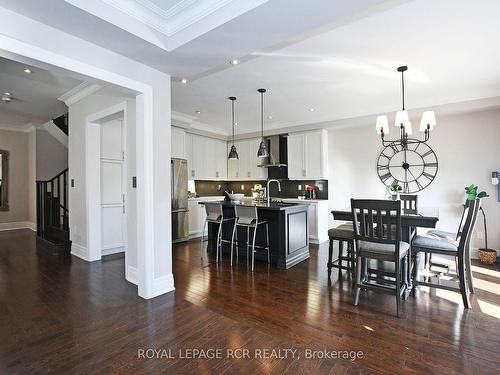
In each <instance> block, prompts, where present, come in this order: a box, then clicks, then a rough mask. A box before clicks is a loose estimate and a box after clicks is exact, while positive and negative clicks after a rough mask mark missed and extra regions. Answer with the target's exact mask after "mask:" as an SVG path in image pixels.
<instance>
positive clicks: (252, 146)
mask: <svg viewBox="0 0 500 375" xmlns="http://www.w3.org/2000/svg"><path fill="white" fill-rule="evenodd" d="M259 144H260V138H254V139H246V140H242V141H238V142H235V144H234V145H235V146H236V151H238V157H239V159H238V160H228V178H230V179H233V180H265V179H267V169H266V168H262V167H259V165H260V163H261V162H262V160H261V159H260V158H258V157H257V150H258V149H259ZM228 146H229V147H231V143H229V144H228Z"/></svg>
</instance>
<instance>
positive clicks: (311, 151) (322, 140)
mask: <svg viewBox="0 0 500 375" xmlns="http://www.w3.org/2000/svg"><path fill="white" fill-rule="evenodd" d="M288 178H289V179H294V180H317V179H318V180H319V179H326V178H328V133H327V132H326V130H317V131H311V132H305V133H292V134H289V135H288Z"/></svg>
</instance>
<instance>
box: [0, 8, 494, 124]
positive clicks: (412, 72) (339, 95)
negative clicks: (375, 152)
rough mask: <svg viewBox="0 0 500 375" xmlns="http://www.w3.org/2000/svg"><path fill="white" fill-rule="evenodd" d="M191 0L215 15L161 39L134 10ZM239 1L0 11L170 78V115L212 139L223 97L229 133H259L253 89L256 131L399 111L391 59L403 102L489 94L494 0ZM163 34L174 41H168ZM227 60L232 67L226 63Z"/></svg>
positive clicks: (413, 104) (423, 103) (222, 116)
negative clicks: (233, 126)
mask: <svg viewBox="0 0 500 375" xmlns="http://www.w3.org/2000/svg"><path fill="white" fill-rule="evenodd" d="M70 2H71V3H73V4H77V5H79V6H81V7H82V8H85V9H86V10H85V11H84V10H82V8H79V7H77V6H74V5H71V4H70ZM202 3H203V4H205V5H207V4H212V5H214V4H218V5H219V6H220V8H218V9H219V11H221V12H222V13H223V16H224V17H226V18H222V19H218V20H217V17H215V19H213V18H211V17H210V15H212V16H214V15H217V11H213V12H212V13H207V17H205V18H203V17H202V18H199V20H198V22H194V23H192V25H190V26H189V27H186V28H185V29H184V30H182V31H178V32H177V33H174V34H171V35H170V36H169V35H168V34H169V33H168V32H167V33H162V32H159V31H158V29H155V28H154V27H153V26H154V25H152V24H151V22H150V21H151V20H149V21H148V20H145V19H144V17H143V16H144V14H145V13H144V12H145V10H144V9H150V10H151V9H156V8H157V9H156V13H157V14H163V15H164V16H165V14H167V15H172V14H177V16H176V17H173V19H170V20H168V17H163V21H162V22H165V20H167V21H166V25H167V26H168V25H170V26H171V25H172V24H173V23H175V22H177V23H182V22H181V21H183V20H184V21H185V20H186V19H187V17H185V15H186V14H185V13H183V12H187V11H188V10H190V11H193V10H194V11H195V13H196V11H197V12H198V17H200V14H201V13H202V12H201V9H202V8H201V7H200V6H201V5H203V4H202ZM246 3H247V6H248V4H251V5H250V6H249V8H248V9H246V8H245V7H244V5H242V4H243V3H242V2H240V1H238V0H183V1H179V0H177V1H174V0H166V1H162V0H85V1H81V0H44V1H39V0H23V1H19V0H3V1H2V5H1V6H2V7H6V8H9V9H11V10H13V11H16V12H19V13H22V14H24V15H25V16H28V17H31V18H33V19H35V20H38V21H41V22H44V23H46V24H49V25H52V26H53V27H55V28H57V29H60V30H62V31H65V32H68V33H71V34H73V35H76V36H78V37H80V38H83V39H86V40H88V41H90V42H93V43H95V44H98V45H101V46H103V47H105V48H108V49H110V50H114V51H116V52H118V53H121V54H123V55H125V56H128V57H130V58H133V59H135V60H137V61H140V62H142V63H145V64H147V65H150V66H152V67H154V68H156V69H159V70H161V71H164V72H167V73H169V74H171V75H172V76H173V86H172V90H173V95H172V102H173V103H172V108H173V110H174V111H175V112H176V113H175V117H176V118H178V119H179V118H184V119H185V120H186V121H187V122H190V123H194V125H196V126H197V127H199V128H205V129H206V130H213V131H216V132H219V133H223V134H226V133H228V132H229V109H230V106H229V101H228V100H227V97H228V96H231V95H234V96H237V97H238V100H237V102H236V111H237V113H236V115H237V121H238V129H237V132H239V133H240V134H241V133H243V132H252V131H255V130H257V129H258V128H259V96H258V93H257V91H256V90H257V89H258V88H259V87H265V88H267V89H268V94H267V96H266V116H267V115H272V116H273V118H272V119H271V120H269V119H267V120H266V128H268V129H270V128H275V129H276V128H281V127H289V126H294V125H301V124H310V123H316V122H323V121H334V120H339V119H347V118H353V117H358V116H366V115H370V116H371V115H375V114H378V113H384V112H387V113H391V114H392V112H393V111H395V110H398V109H399V108H400V106H401V104H400V101H401V99H400V87H399V85H400V76H399V75H398V73H397V72H396V67H397V66H398V65H402V64H405V65H408V66H409V71H408V72H407V104H408V107H409V108H410V109H411V108H417V107H427V106H437V105H441V104H446V103H456V102H462V101H471V103H476V102H478V101H477V100H476V99H481V98H488V97H496V96H500V69H499V68H498V67H499V66H500V51H499V50H498V48H494V47H493V46H496V45H500V40H499V39H500V23H499V22H498V19H500V2H499V1H497V0H479V1H476V2H470V1H468V0H440V1H435V0H434V1H433V0H413V1H412V0H364V1H350V0H331V1H328V0H308V1H303V0H268V1H261V2H259V1H258V0H257V1H253V0H252V1H250V0H249V1H248V2H246ZM260 3H262V4H261V5H258V4H260ZM110 4H111V5H110ZM231 5H232V6H234V7H235V9H232V10H231V9H229V8H230V7H231ZM126 6H129V7H130V6H136V8H134V9H138V12H136V13H135V14H132V13H130V12H129V13H127V11H126V9H125V8H124V7H126ZM252 6H255V7H254V8H252ZM106 7H107V8H106ZM110 8H112V9H111V10H110ZM176 9H177V11H178V12H177V13H176V12H174V10H176ZM179 9H180V10H179ZM200 12H201V13H200ZM131 14H132V15H131ZM96 15H97V16H96ZM106 20H107V21H106ZM174 21H175V22H174ZM148 22H149V23H148ZM169 22H170V23H169ZM203 22H206V23H205V24H204V23H203ZM207 30H210V31H207ZM184 33H185V34H184ZM202 33H204V34H203V35H201V34H202ZM197 34H198V35H199V36H196V35H197ZM175 37H178V38H179V39H178V40H177V43H179V46H178V47H177V48H175V43H174V42H173V39H170V40H168V38H175ZM165 38H166V39H165ZM193 38H194V39H193ZM179 41H180V42H179ZM169 43H170V44H169ZM172 48H173V49H172ZM233 58H238V59H240V60H241V64H239V65H237V66H231V65H230V64H229V63H228V62H229V60H231V59H233ZM181 77H186V78H188V80H189V82H188V84H186V85H183V84H181V83H180V82H179V80H180V78H181ZM311 108H314V111H309V109H311ZM469 108H470V107H469ZM196 111H201V114H196ZM438 115H439V114H438ZM438 121H439V118H438Z"/></svg>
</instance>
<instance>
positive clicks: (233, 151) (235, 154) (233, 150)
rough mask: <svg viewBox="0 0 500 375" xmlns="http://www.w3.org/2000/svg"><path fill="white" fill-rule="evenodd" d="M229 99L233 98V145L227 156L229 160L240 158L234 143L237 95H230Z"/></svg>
mask: <svg viewBox="0 0 500 375" xmlns="http://www.w3.org/2000/svg"><path fill="white" fill-rule="evenodd" d="M229 100H231V125H232V127H233V145H232V146H231V151H229V156H228V157H227V158H228V159H229V160H238V159H239V157H238V152H237V151H236V146H235V145H234V102H235V101H236V97H235V96H230V97H229Z"/></svg>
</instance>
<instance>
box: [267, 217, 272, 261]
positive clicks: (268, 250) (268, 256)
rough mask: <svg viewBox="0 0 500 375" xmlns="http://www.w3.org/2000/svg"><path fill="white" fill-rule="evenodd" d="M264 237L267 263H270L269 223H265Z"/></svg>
mask: <svg viewBox="0 0 500 375" xmlns="http://www.w3.org/2000/svg"><path fill="white" fill-rule="evenodd" d="M266 239H267V264H271V256H270V253H269V252H270V247H269V223H266Z"/></svg>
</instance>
